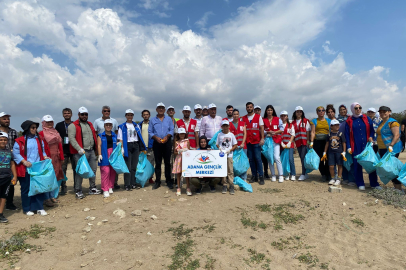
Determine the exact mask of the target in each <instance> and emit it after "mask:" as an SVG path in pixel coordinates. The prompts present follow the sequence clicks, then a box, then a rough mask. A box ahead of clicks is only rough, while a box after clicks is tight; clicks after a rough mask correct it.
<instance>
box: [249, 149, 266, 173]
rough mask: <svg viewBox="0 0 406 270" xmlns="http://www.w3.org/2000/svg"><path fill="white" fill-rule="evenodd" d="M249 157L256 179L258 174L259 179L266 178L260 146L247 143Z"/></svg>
mask: <svg viewBox="0 0 406 270" xmlns="http://www.w3.org/2000/svg"><path fill="white" fill-rule="evenodd" d="M247 156H248V159H249V160H250V167H251V173H252V175H253V176H254V177H255V176H256V175H257V174H258V175H259V177H262V176H264V169H263V167H262V160H261V146H259V144H258V143H257V144H250V143H247Z"/></svg>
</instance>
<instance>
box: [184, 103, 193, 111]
mask: <svg viewBox="0 0 406 270" xmlns="http://www.w3.org/2000/svg"><path fill="white" fill-rule="evenodd" d="M183 111H190V112H191V111H192V110H191V109H190V107H189V106H188V105H186V106H183Z"/></svg>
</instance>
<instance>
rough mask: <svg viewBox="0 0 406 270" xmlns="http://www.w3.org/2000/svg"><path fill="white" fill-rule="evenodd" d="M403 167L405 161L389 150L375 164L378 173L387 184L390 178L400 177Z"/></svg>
mask: <svg viewBox="0 0 406 270" xmlns="http://www.w3.org/2000/svg"><path fill="white" fill-rule="evenodd" d="M402 167H403V163H402V162H401V161H400V160H399V159H398V158H396V157H395V153H393V152H392V153H390V152H389V151H387V152H386V154H385V155H384V156H383V157H382V158H381V160H380V161H379V162H378V163H377V164H375V168H376V174H377V175H378V176H379V178H380V179H381V181H382V183H384V184H385V185H387V184H388V183H389V182H390V180H392V179H395V178H397V177H398V175H399V173H400V171H401V170H402Z"/></svg>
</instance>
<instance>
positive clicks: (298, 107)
mask: <svg viewBox="0 0 406 270" xmlns="http://www.w3.org/2000/svg"><path fill="white" fill-rule="evenodd" d="M296 111H302V112H303V107H302V106H297V107H296V108H295V112H296Z"/></svg>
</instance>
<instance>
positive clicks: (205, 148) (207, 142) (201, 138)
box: [199, 135, 210, 150]
mask: <svg viewBox="0 0 406 270" xmlns="http://www.w3.org/2000/svg"><path fill="white" fill-rule="evenodd" d="M201 140H206V147H204V148H203V147H202V146H201V145H200V141H201ZM199 147H200V150H207V149H208V148H210V146H209V140H208V139H207V137H206V136H204V135H203V136H201V137H200V138H199Z"/></svg>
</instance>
